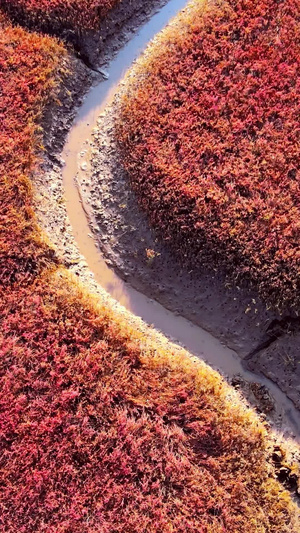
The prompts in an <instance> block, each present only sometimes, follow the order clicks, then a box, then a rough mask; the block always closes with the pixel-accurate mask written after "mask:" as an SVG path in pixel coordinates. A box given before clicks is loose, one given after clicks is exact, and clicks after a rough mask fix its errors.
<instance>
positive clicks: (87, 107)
mask: <svg viewBox="0 0 300 533" xmlns="http://www.w3.org/2000/svg"><path fill="white" fill-rule="evenodd" d="M185 3H186V2H185V1H182V0H181V1H177V2H176V1H171V2H169V3H168V4H167V5H166V6H165V7H164V8H162V10H161V11H160V12H159V13H157V14H156V15H154V17H153V18H152V19H151V21H150V22H149V23H148V24H146V25H145V26H144V27H143V29H142V30H141V31H140V32H139V33H138V34H137V35H136V36H134V37H133V39H132V40H131V41H130V42H129V43H128V45H126V46H125V47H124V48H123V49H122V50H121V51H120V52H119V53H118V54H117V56H116V57H115V59H114V60H113V61H112V62H111V63H110V65H109V68H108V74H109V79H108V80H105V81H103V82H101V83H99V84H98V85H97V86H95V87H94V88H93V89H91V91H90V92H89V93H88V95H87V98H86V100H85V101H84V103H83V105H82V107H81V108H80V110H79V113H78V115H77V118H76V121H75V124H74V126H73V128H72V130H71V132H70V135H69V138H68V142H67V144H66V146H65V149H64V151H63V154H62V157H63V159H64V161H65V166H64V169H63V177H64V187H65V190H64V194H65V198H66V201H67V211H68V216H69V219H70V222H71V226H72V230H73V234H74V237H75V240H76V242H77V245H78V249H79V252H80V253H78V254H77V257H75V259H74V255H73V252H72V251H71V252H70V257H71V261H70V264H71V263H75V264H77V265H78V264H79V265H80V263H82V264H84V261H83V257H84V258H85V260H86V262H87V265H88V268H89V269H90V271H91V272H92V273H93V275H94V277H95V280H96V281H97V282H98V283H99V284H100V285H101V287H102V288H104V289H105V290H106V291H107V292H108V293H109V294H110V295H111V296H112V297H113V298H115V299H116V300H117V301H118V302H119V303H120V304H122V305H123V306H124V307H126V308H127V309H128V310H130V311H131V312H132V313H134V314H135V315H137V316H140V317H141V318H142V319H143V320H145V321H146V322H147V323H148V324H151V325H153V326H155V327H156V328H157V329H158V330H160V331H161V332H163V333H164V334H166V335H167V336H168V337H169V338H171V339H172V340H174V341H176V342H178V343H179V344H180V345H182V346H185V347H186V348H188V349H189V351H190V352H192V353H193V354H195V355H197V356H198V357H200V358H201V359H203V360H205V361H207V362H208V363H209V364H210V365H212V366H213V367H214V368H216V369H218V370H219V371H221V373H222V374H223V375H225V376H227V377H233V376H236V375H237V374H240V375H242V376H243V378H244V379H245V380H247V381H249V382H260V383H261V384H262V385H263V386H266V387H267V388H268V389H269V390H270V392H271V395H272V396H273V397H274V400H275V404H276V409H275V410H274V412H273V414H272V416H271V419H273V421H275V425H276V426H277V427H278V428H281V429H283V430H290V431H291V432H292V433H293V434H294V435H297V436H299V428H300V416H299V413H298V411H297V410H296V409H295V408H294V406H293V404H292V402H291V401H290V400H288V398H287V397H286V396H285V395H284V394H283V393H282V392H281V391H280V389H279V388H278V387H277V386H276V385H274V384H273V383H272V382H271V381H270V380H267V379H264V378H263V377H258V376H257V375H255V374H252V373H251V372H247V371H245V370H244V369H243V367H242V364H241V361H240V358H239V357H238V355H237V353H236V352H234V351H233V350H230V349H229V348H227V347H226V346H224V345H222V344H221V343H220V342H219V341H218V340H217V339H216V338H214V337H213V336H212V335H210V333H208V332H207V331H205V330H204V329H201V328H199V327H197V326H195V325H194V324H193V323H191V322H190V321H188V320H186V319H185V318H183V317H181V316H176V315H175V314H174V313H172V312H170V311H168V310H167V309H165V308H164V307H162V306H161V305H160V304H158V303H157V302H156V301H154V300H152V299H149V298H148V297H147V296H145V295H144V294H142V293H141V292H138V291H136V290H135V289H133V287H131V286H130V285H129V284H127V283H126V282H124V281H123V280H122V279H120V277H118V275H117V274H116V273H115V272H114V271H113V270H112V269H110V268H108V266H107V264H106V262H105V259H104V257H103V256H102V255H101V253H100V252H99V249H98V245H97V243H96V242H95V241H94V240H93V238H91V237H92V235H91V233H90V229H89V225H88V220H87V217H86V214H85V212H84V210H83V207H82V203H81V201H80V196H79V194H78V190H77V187H76V184H75V179H74V178H75V177H76V176H77V174H78V171H79V166H80V167H81V168H80V172H81V173H83V175H85V176H88V175H89V170H90V165H89V160H90V156H91V155H93V154H91V153H90V151H91V144H92V142H91V134H92V130H93V128H94V127H95V125H96V121H97V118H98V116H99V115H100V114H101V112H103V110H104V109H105V107H106V106H107V104H108V103H109V102H110V101H111V100H112V97H113V95H114V93H115V91H116V89H117V84H118V82H119V81H120V80H121V79H122V76H123V75H124V73H125V71H126V69H127V68H128V67H129V66H130V64H131V63H132V61H133V60H134V59H135V57H136V56H137V55H138V54H139V53H140V52H141V51H142V48H143V47H144V46H145V45H146V44H147V43H148V42H149V40H150V39H151V38H152V37H153V36H154V35H155V34H156V33H157V32H158V31H160V29H162V27H163V26H164V25H165V24H166V23H167V22H168V21H169V19H170V18H171V17H172V16H173V15H175V13H176V12H177V11H178V10H179V9H180V8H182V7H184V5H185ZM83 156H84V157H85V160H84V161H83V160H82V157H83ZM54 170H55V172H56V173H58V168H56V169H54ZM58 189H59V186H58ZM56 198H57V191H56ZM59 200H60V198H58V201H59ZM60 203H62V201H61V202H60ZM62 211H63V207H62ZM65 232H66V234H67V236H70V228H69V227H68V224H66V228H65ZM75 270H76V268H75ZM77 271H78V272H80V269H79V270H77ZM179 297H180V295H179Z"/></svg>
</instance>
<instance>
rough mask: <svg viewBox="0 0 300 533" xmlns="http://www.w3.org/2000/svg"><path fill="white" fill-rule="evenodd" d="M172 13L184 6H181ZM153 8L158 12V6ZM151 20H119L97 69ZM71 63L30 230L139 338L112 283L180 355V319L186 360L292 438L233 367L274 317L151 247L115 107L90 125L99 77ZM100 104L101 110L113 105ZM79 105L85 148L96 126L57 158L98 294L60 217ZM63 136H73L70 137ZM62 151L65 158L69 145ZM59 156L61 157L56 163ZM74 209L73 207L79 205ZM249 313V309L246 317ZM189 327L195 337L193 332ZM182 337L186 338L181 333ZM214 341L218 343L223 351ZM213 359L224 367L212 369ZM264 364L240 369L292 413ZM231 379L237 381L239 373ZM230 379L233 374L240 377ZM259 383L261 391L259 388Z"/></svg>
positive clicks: (276, 375)
mask: <svg viewBox="0 0 300 533" xmlns="http://www.w3.org/2000/svg"><path fill="white" fill-rule="evenodd" d="M171 3H172V2H170V4H171ZM181 3H182V4H184V2H183V1H182V0H181ZM179 4H180V0H179V1H178V8H179V7H182V6H180V5H179ZM152 6H153V4H152ZM155 8H157V3H156V4H155ZM151 14H153V10H152V11H151V9H149V10H148V12H147V13H145V12H144V10H143V12H137V14H136V15H130V17H129V18H126V20H124V21H123V22H124V25H123V26H122V28H121V29H120V31H118V32H117V33H115V34H114V36H110V37H109V38H108V39H107V46H106V47H105V52H104V53H102V54H101V55H100V57H99V65H105V70H108V71H109V68H108V65H107V62H108V61H111V60H112V59H113V57H114V56H116V53H117V52H118V50H119V49H120V48H121V47H122V46H123V45H124V43H126V42H127V41H129V40H131V38H132V35H133V33H134V31H136V29H137V28H138V27H139V26H140V25H141V24H142V23H144V22H145V21H146V20H147V19H148V18H149V17H150V15H151ZM113 31H115V29H114V30H113ZM72 63H73V65H72V68H73V70H74V76H73V78H72V79H71V80H70V79H69V80H68V82H67V83H66V88H67V90H68V93H67V94H68V96H66V91H65V89H64V90H63V91H62V93H61V95H60V99H61V102H62V107H59V108H57V109H54V108H53V106H52V107H51V109H49V111H48V113H47V115H46V118H45V125H46V127H45V131H46V139H45V147H46V150H47V157H46V158H45V163H44V173H43V174H41V173H37V174H36V176H35V187H36V211H37V214H38V218H39V222H40V224H41V226H42V228H43V229H44V230H45V232H46V234H47V235H48V236H49V239H50V241H51V242H52V244H53V245H54V247H55V249H56V253H57V255H58V257H59V258H60V259H61V260H62V261H63V263H64V264H65V265H66V266H67V267H68V268H69V270H70V271H71V272H73V273H75V274H76V275H78V277H79V278H80V280H81V281H82V282H83V283H84V284H85V285H86V286H88V288H89V290H90V291H91V292H92V293H94V294H96V295H97V296H100V298H101V299H102V300H104V301H105V302H107V303H108V304H109V305H111V306H113V307H114V308H115V310H116V312H118V313H121V315H123V316H126V319H128V321H129V322H130V323H133V324H136V327H137V328H139V329H142V330H143V331H145V332H147V335H150V336H151V335H155V336H156V335H158V336H159V334H158V333H156V332H155V333H154V332H153V330H152V329H151V328H149V327H148V326H147V325H146V324H144V323H143V322H142V321H141V320H139V319H138V318H136V317H134V316H133V315H132V314H131V313H129V312H127V311H125V309H124V307H123V306H122V305H119V304H118V303H117V302H116V301H115V300H113V299H112V298H111V297H110V296H109V295H108V293H107V292H106V290H107V291H108V292H109V293H110V294H111V295H112V296H113V297H114V298H115V299H117V300H118V302H119V303H120V304H124V305H125V306H126V307H127V308H128V309H129V310H130V311H132V312H134V313H135V314H137V315H138V316H141V315H140V314H139V312H138V311H137V312H136V310H135V305H134V302H133V299H132V301H130V298H129V299H128V298H127V299H126V298H125V301H124V294H123V288H124V285H122V281H121V280H120V278H123V279H125V280H127V282H129V284H130V285H132V286H134V287H135V288H137V289H138V290H139V291H140V293H138V294H140V296H141V298H142V299H145V298H146V296H147V295H148V296H149V297H150V298H151V300H149V299H147V300H149V302H150V304H151V305H150V309H152V310H151V313H154V314H158V315H159V313H158V309H159V308H160V306H158V304H156V303H155V301H153V298H155V300H157V301H159V302H160V303H161V304H162V305H163V306H165V307H166V308H168V309H170V310H171V311H173V313H169V312H168V311H166V310H164V308H162V309H163V311H162V313H163V316H165V313H167V315H166V316H168V320H171V321H173V322H174V329H173V330H172V331H174V333H171V334H169V335H168V336H169V337H170V338H171V340H174V341H178V340H179V344H182V345H185V344H187V343H185V342H184V340H183V341H182V340H181V339H178V336H177V335H176V333H177V332H176V321H175V319H176V318H178V319H179V320H182V321H184V320H185V319H184V318H181V316H182V317H186V318H187V319H189V320H190V321H191V322H190V323H186V324H185V325H184V328H185V332H186V333H187V336H188V339H187V340H188V342H190V341H191V340H192V342H194V345H195V346H196V347H197V349H195V350H193V349H191V352H192V353H196V354H198V355H200V356H201V357H202V358H203V359H204V360H208V361H209V362H210V357H206V356H205V353H206V352H207V351H209V350H210V351H212V352H213V354H214V356H215V360H214V361H213V362H210V364H212V365H213V366H214V367H215V368H218V369H220V370H221V372H222V373H223V375H225V376H231V380H232V381H233V383H234V386H235V387H236V388H237V389H239V390H241V391H243V392H244V394H245V396H246V398H247V399H248V401H250V402H251V404H252V405H254V406H255V407H257V409H258V411H259V412H263V413H265V414H266V415H267V416H268V419H269V421H270V422H271V423H272V425H274V426H275V427H276V428H278V429H279V430H280V431H283V432H285V433H286V434H290V435H295V434H298V433H299V431H298V430H299V428H300V426H299V420H300V417H299V412H297V411H295V410H293V406H292V404H291V402H289V401H288V400H287V399H285V396H284V395H283V394H282V393H280V394H281V395H280V394H279V395H278V390H277V388H276V387H274V388H273V389H272V383H271V382H266V381H264V379H263V378H262V377H259V376H257V379H255V378H256V376H255V375H253V374H252V375H250V374H248V372H247V371H245V370H243V369H242V367H241V364H240V359H239V357H240V358H244V357H246V356H247V355H249V353H251V352H252V351H253V350H255V348H256V347H257V346H258V345H259V344H260V342H261V340H262V339H263V338H264V336H265V331H266V329H267V327H268V325H269V324H270V323H271V322H272V321H273V320H274V319H275V318H276V316H275V315H274V314H271V313H270V312H267V311H266V310H265V308H264V306H263V304H262V303H261V302H259V300H258V299H257V298H256V297H255V295H253V294H250V293H249V291H247V290H246V289H242V288H234V287H231V288H229V287H228V286H226V287H225V282H224V279H222V278H221V276H220V275H219V274H217V273H215V272H213V273H212V272H206V273H205V272H202V273H201V276H199V273H196V274H197V275H195V273H193V272H187V271H186V270H185V269H184V267H183V266H181V265H179V264H178V263H176V261H175V259H174V258H173V257H172V256H171V254H169V252H168V251H167V250H166V249H165V248H164V246H163V245H162V244H161V243H160V241H159V239H158V237H157V236H156V235H155V234H154V232H153V231H152V230H151V229H150V228H149V227H148V224H147V220H146V218H145V216H144V215H143V213H141V212H140V210H139V208H138V206H137V201H136V198H135V196H134V194H133V193H132V191H131V190H130V188H129V186H128V180H127V177H126V175H125V173H124V172H123V171H122V169H121V166H120V162H119V159H118V152H117V149H116V146H115V139H114V134H113V133H114V130H113V121H114V114H115V112H116V103H117V100H116V101H115V105H114V106H110V107H108V108H107V109H106V110H105V112H104V111H103V112H102V113H101V116H100V117H98V112H97V109H98V108H96V109H95V110H94V111H93V105H94V104H95V102H94V101H93V99H91V102H90V103H89V102H88V99H89V97H87V99H86V100H85V101H84V100H83V96H84V95H85V93H86V92H87V91H88V89H89V88H90V87H91V86H92V85H93V86H94V88H96V87H98V86H100V85H101V84H100V83H99V82H100V81H101V79H102V78H103V76H102V75H97V74H95V73H94V72H91V70H90V69H88V68H87V67H86V66H85V65H84V64H83V63H82V62H81V61H79V60H78V59H75V58H73V59H72ZM92 90H93V89H92ZM115 90H116V84H115V83H114V82H112V93H113V92H114V91H115ZM109 94H110V96H109V100H110V99H111V96H112V95H111V93H109ZM83 102H85V103H86V106H87V107H88V108H89V107H90V109H89V111H91V110H92V111H93V113H92V114H93V115H94V116H93V121H94V122H95V124H97V127H96V129H94V138H93V139H92V136H91V135H90V134H91V129H93V128H94V127H95V124H91V123H90V122H87V121H89V120H90V119H89V118H87V115H88V114H86V115H85V114H84V116H83V117H81V119H80V120H81V121H83V122H84V120H85V121H86V124H85V126H84V128H87V129H84V130H83V131H84V132H87V131H89V135H88V136H84V135H83V137H82V138H81V139H80V142H79V144H81V150H79V151H78V153H76V154H75V156H74V154H73V153H69V154H68V153H66V155H67V158H68V159H69V158H70V159H72V165H71V168H72V169H73V170H71V181H72V191H73V192H72V194H74V195H75V193H76V195H77V196H78V192H77V189H76V188H75V187H74V179H75V178H76V179H77V182H79V183H80V184H81V186H80V194H81V199H82V200H83V204H84V206H85V210H86V215H87V216H88V218H89V222H90V228H91V229H90V230H88V229H86V227H85V226H84V227H83V228H81V230H80V231H81V232H84V235H81V239H82V240H83V241H84V242H85V243H86V245H87V247H88V248H89V247H94V248H95V246H97V247H98V248H100V249H101V250H102V252H103V255H104V258H103V257H102V258H100V254H98V255H99V257H97V258H95V262H96V263H97V264H96V265H95V269H97V268H98V269H99V268H100V270H101V275H102V276H103V278H105V275H106V274H105V272H106V270H105V268H106V269H107V272H108V274H107V275H108V279H107V280H105V283H103V284H102V282H101V285H99V283H97V282H96V281H95V279H94V278H95V274H94V272H93V270H94V269H93V268H91V267H92V265H91V264H90V262H89V261H88V262H87V261H86V257H85V255H86V254H85V253H84V255H83V252H84V250H83V248H82V247H81V246H79V247H78V241H79V240H80V239H79V236H78V231H77V229H76V228H75V226H74V225H73V224H72V225H71V223H70V220H69V217H68V213H70V211H72V210H73V206H72V205H71V206H70V202H67V204H66V197H67V196H68V195H67V194H66V190H65V186H64V183H63V179H62V173H63V171H64V168H66V166H68V164H69V163H68V161H67V165H66V166H64V164H65V162H64V160H63V158H62V156H61V155H60V152H61V149H62V147H63V144H64V142H65V139H66V136H67V134H68V132H69V130H70V128H71V125H72V122H73V119H74V117H75V115H76V111H77V109H78V108H79V106H81V108H80V109H82V107H84V106H82V103H83ZM79 115H80V113H79ZM97 120H98V123H97ZM77 122H78V118H77ZM79 122H80V121H79ZM75 124H76V123H75ZM72 132H74V127H73V128H72ZM66 150H67V151H68V144H67V145H66V149H65V151H66ZM91 155H92V157H91V158H90V156H91ZM64 156H65V154H63V157H64ZM74 169H75V170H74ZM74 198H75V196H74ZM67 200H68V198H67ZM77 201H78V204H79V200H77ZM76 209H77V208H75V213H73V215H72V216H75V219H76V217H77V214H76ZM78 209H80V214H79V212H78V217H82V216H83V213H84V212H83V210H82V207H81V206H79V207H78ZM85 218H86V217H85ZM86 224H87V222H86ZM92 232H93V234H94V236H95V237H96V238H97V242H95V241H94V238H93V235H92ZM147 250H154V252H155V256H154V258H153V259H151V257H150V258H149V252H148V255H147ZM94 255H95V254H94ZM104 259H105V261H106V263H107V264H108V265H109V266H113V267H114V269H115V271H116V272H117V274H118V275H119V276H120V278H119V277H118V275H116V274H115V273H114V272H113V271H112V270H110V269H109V268H107V266H106V264H105V262H104ZM99 265H100V267H99ZM111 276H112V278H111V279H113V280H115V277H117V278H118V281H117V282H116V283H115V282H113V283H114V285H113V283H112V286H110V281H109V279H110V277H111ZM96 278H97V276H96ZM130 285H128V283H127V284H126V290H128V289H129V290H130ZM103 286H104V288H103ZM105 289H106V290H105ZM144 295H146V296H144ZM153 306H154V308H153ZM249 307H250V309H248V308H249ZM153 309H154V310H153ZM247 309H248V310H247ZM246 311H247V312H246ZM169 315H171V318H170V316H169ZM180 315H181V316H180ZM154 318H156V317H154ZM147 322H148V323H150V324H152V323H153V322H154V320H153V321H152V320H151V318H150V319H149V320H147ZM193 324H195V325H196V326H193ZM198 325H199V326H200V327H201V328H204V330H201V329H200V328H197V326H198ZM164 326H165V324H164V323H161V324H160V325H158V326H157V329H158V330H161V331H162V332H165V329H164ZM189 328H191V329H190V330H189ZM193 328H195V331H196V332H197V335H196V336H195V338H193V335H194V330H193ZM205 330H207V331H210V332H211V333H212V334H213V335H214V337H211V335H209V333H207V332H206V331H205ZM188 331H190V333H189V332H188ZM159 338H160V342H165V341H163V340H162V339H163V337H162V336H159ZM282 338H283V337H281V339H282ZM217 339H220V340H221V342H222V344H221V343H220V342H219V341H218V340H217ZM281 339H279V341H280V340H281ZM279 341H278V342H279ZM199 345H200V352H199V349H198V348H199ZM274 346H275V344H274V343H272V344H271V345H270V347H269V349H274ZM231 349H234V350H235V352H234V353H233V352H232V350H231ZM226 354H228V356H229V360H230V361H231V363H230V362H229V363H226V361H224V359H225V358H226ZM236 354H238V356H239V357H238V356H237V355H236ZM222 357H223V361H222V360H221V359H222ZM230 358H231V359H230ZM261 359H263V360H264V364H265V368H264V367H263V366H262V363H261ZM273 360H274V366H273V367H272V366H271V364H270V361H272V359H271V358H269V360H267V359H265V357H263V358H262V357H261V352H259V353H258V357H257V360H256V358H255V357H252V356H251V358H249V361H248V362H247V365H249V368H250V367H251V366H252V369H253V370H254V371H255V372H260V371H264V372H265V374H266V375H269V377H270V378H271V379H272V381H274V382H277V383H278V384H279V385H280V386H281V388H282V390H284V391H286V392H288V393H289V395H290V397H291V398H292V399H293V401H294V403H295V404H296V400H297V398H296V397H293V395H292V394H291V393H290V392H291V391H292V387H291V383H290V382H289V381H288V379H290V378H291V374H290V373H289V372H288V371H287V370H286V368H287V366H288V365H286V367H285V371H284V372H283V371H282V368H281V366H282V365H281V362H280V359H278V354H277V353H276V354H275V356H274V357H273ZM250 365H251V366H250ZM227 367H228V369H229V370H230V371H228V372H227V371H226V369H227ZM224 368H225V370H224ZM236 369H237V370H236ZM240 369H241V372H239V370H240ZM269 371H271V372H269ZM236 374H241V376H237V375H236ZM247 377H249V379H247ZM266 383H267V385H269V386H266ZM298 383H299V380H298ZM289 387H290V388H289ZM278 398H279V401H278ZM280 400H282V402H281V401H280ZM298 407H299V404H298ZM294 457H296V459H297V460H298V456H297V452H295V454H294Z"/></svg>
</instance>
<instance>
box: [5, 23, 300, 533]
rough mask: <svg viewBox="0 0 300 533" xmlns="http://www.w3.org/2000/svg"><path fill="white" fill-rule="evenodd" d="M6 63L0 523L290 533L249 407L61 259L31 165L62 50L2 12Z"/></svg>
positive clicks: (14, 527)
mask: <svg viewBox="0 0 300 533" xmlns="http://www.w3.org/2000/svg"><path fill="white" fill-rule="evenodd" d="M0 61H1V70H2V72H4V74H5V76H4V77H3V78H1V92H2V94H3V95H4V98H2V100H1V109H0V113H1V124H2V125H3V127H2V129H1V136H0V149H1V151H0V155H1V168H0V172H1V198H0V202H1V204H0V216H1V242H0V254H1V256H0V257H1V262H0V317H1V318H0V391H1V392H0V464H1V468H0V485H1V491H0V492H1V495H0V524H1V531H5V532H6V533H15V532H16V531H17V532H18V533H42V532H43V533H44V532H47V533H97V532H99V533H112V532H114V533H121V532H122V533H124V532H126V531H127V532H128V533H129V532H130V533H146V532H147V533H154V532H155V533H158V532H162V531H163V532H165V533H175V532H176V533H200V532H202V533H224V532H228V533H229V532H230V533H240V532H241V531H247V532H249V533H258V532H259V533H296V532H297V531H299V523H298V522H297V517H296V510H295V506H294V504H292V502H291V499H290V497H289V495H288V494H287V493H286V492H285V491H283V490H282V489H281V488H280V485H279V484H278V483H277V482H276V481H275V480H274V478H273V476H272V473H271V471H270V468H269V465H268V461H267V456H268V452H267V440H266V436H265V430H264V428H263V427H262V425H261V424H260V423H259V421H258V419H257V417H256V416H255V415H254V413H253V412H252V411H250V410H246V409H245V408H244V407H243V406H242V404H241V402H240V400H239V398H238V397H237V396H236V395H235V393H233V392H232V391H231V390H230V389H229V387H228V386H227V385H225V384H224V382H223V381H222V380H221V378H220V376H219V375H218V374H217V373H215V372H213V371H212V370H209V369H208V368H207V367H205V366H202V365H200V364H199V365H196V364H195V363H193V362H192V361H191V360H190V359H189V358H188V357H187V356H185V355H182V356H181V357H179V356H175V355H174V354H173V353H172V349H171V348H170V346H169V345H167V344H163V342H162V341H161V344H160V345H157V344H156V343H155V341H154V340H152V341H151V343H150V341H149V339H148V341H147V342H146V343H145V338H144V334H143V333H138V332H137V331H135V330H133V329H130V327H127V326H125V325H124V324H122V321H121V319H120V318H119V317H117V316H116V315H115V314H114V313H113V312H112V311H109V310H108V309H106V308H101V309H100V308H98V307H97V306H96V304H95V303H93V302H91V298H90V296H89V295H87V294H86V293H84V292H83V291H80V290H79V289H78V288H77V286H76V283H75V282H74V280H73V281H72V279H70V278H69V277H68V275H67V273H66V271H65V269H63V268H59V267H57V266H56V265H55V263H54V259H53V252H52V251H51V249H50V248H49V247H48V246H47V244H46V243H45V242H44V239H43V236H42V234H41V233H40V231H39V229H38V226H37V223H36V220H35V216H34V213H33V211H32V191H31V185H30V179H29V177H30V173H31V172H32V170H33V169H34V168H36V151H37V149H38V148H39V143H40V135H39V129H38V126H37V124H38V122H39V119H40V117H41V115H42V112H43V109H44V106H45V105H46V103H48V102H49V98H50V99H51V98H53V97H54V96H55V94H56V85H57V84H58V83H62V82H61V81H60V82H59V79H60V77H61V76H62V74H63V72H62V70H61V69H62V68H63V69H64V68H65V66H66V65H65V61H66V60H65V54H64V50H63V48H62V47H61V46H60V45H58V44H57V42H56V41H54V40H52V39H49V38H46V37H39V36H37V35H35V34H28V33H26V32H25V31H23V30H21V29H19V28H12V27H11V26H6V25H3V24H2V26H1V28H0ZM54 80H56V81H54ZM145 344H146V345H147V346H145Z"/></svg>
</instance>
